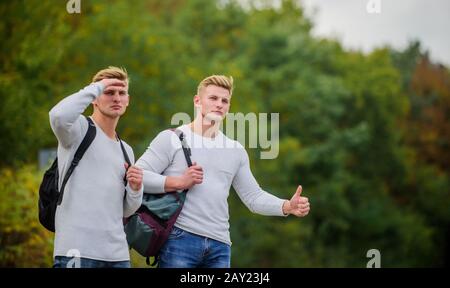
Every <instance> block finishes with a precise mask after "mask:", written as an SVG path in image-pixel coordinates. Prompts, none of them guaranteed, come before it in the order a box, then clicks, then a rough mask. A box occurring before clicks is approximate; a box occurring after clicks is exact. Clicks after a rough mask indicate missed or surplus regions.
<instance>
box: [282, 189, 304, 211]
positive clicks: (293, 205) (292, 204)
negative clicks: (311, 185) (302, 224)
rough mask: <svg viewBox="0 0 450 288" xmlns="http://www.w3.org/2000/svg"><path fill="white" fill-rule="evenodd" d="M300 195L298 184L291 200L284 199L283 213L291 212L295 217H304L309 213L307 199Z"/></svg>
mask: <svg viewBox="0 0 450 288" xmlns="http://www.w3.org/2000/svg"><path fill="white" fill-rule="evenodd" d="M301 195H302V186H301V185H299V186H298V188H297V191H295V194H294V196H292V198H291V200H289V201H285V202H284V204H283V213H284V214H285V215H289V214H293V215H295V216H297V217H304V216H306V215H308V213H309V200H308V198H307V197H303V196H301Z"/></svg>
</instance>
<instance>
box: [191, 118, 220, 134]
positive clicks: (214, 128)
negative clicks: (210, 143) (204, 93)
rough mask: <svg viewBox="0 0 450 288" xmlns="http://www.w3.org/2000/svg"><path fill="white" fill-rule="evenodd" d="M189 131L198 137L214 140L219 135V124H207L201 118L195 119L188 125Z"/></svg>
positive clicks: (207, 122)
mask: <svg viewBox="0 0 450 288" xmlns="http://www.w3.org/2000/svg"><path fill="white" fill-rule="evenodd" d="M189 127H190V128H191V130H192V131H193V132H194V133H195V134H198V135H200V136H203V137H207V138H215V137H216V136H217V135H218V133H219V128H220V122H219V121H217V122H215V123H214V122H212V123H211V122H209V121H208V120H205V119H204V118H202V117H197V118H195V119H194V121H192V122H191V124H190V125H189Z"/></svg>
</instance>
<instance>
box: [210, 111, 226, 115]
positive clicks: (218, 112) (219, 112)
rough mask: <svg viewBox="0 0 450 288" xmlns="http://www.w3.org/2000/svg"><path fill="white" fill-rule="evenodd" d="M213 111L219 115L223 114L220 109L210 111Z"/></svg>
mask: <svg viewBox="0 0 450 288" xmlns="http://www.w3.org/2000/svg"><path fill="white" fill-rule="evenodd" d="M212 112H213V113H217V114H220V115H223V113H222V112H221V111H212Z"/></svg>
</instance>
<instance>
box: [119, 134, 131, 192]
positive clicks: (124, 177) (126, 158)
mask: <svg viewBox="0 0 450 288" xmlns="http://www.w3.org/2000/svg"><path fill="white" fill-rule="evenodd" d="M116 135H117V139H119V142H120V149H122V154H123V158H125V162H127V164H128V168H129V167H130V166H131V161H130V157H128V153H127V151H126V150H125V146H123V143H122V140H121V139H120V137H119V133H117V132H116ZM127 170H128V169H127ZM123 183H124V184H125V186H127V173H125V175H124V176H123ZM126 193H127V190H126V189H125V196H126Z"/></svg>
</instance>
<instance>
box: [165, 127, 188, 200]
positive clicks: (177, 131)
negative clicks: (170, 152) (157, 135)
mask: <svg viewBox="0 0 450 288" xmlns="http://www.w3.org/2000/svg"><path fill="white" fill-rule="evenodd" d="M170 130H171V131H172V132H174V133H175V134H177V136H178V138H179V139H180V141H181V147H182V148H183V153H184V158H185V159H186V162H187V166H188V167H191V166H192V160H191V155H192V154H191V148H189V146H188V145H187V143H186V138H185V137H184V133H183V131H181V130H180V129H175V128H171V129H170ZM188 190H189V189H184V190H183V193H186V192H187V191H188ZM175 195H178V194H175Z"/></svg>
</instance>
